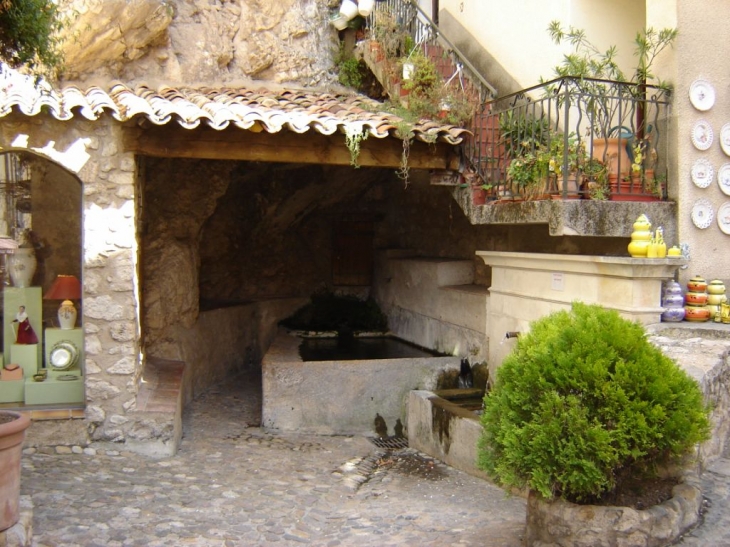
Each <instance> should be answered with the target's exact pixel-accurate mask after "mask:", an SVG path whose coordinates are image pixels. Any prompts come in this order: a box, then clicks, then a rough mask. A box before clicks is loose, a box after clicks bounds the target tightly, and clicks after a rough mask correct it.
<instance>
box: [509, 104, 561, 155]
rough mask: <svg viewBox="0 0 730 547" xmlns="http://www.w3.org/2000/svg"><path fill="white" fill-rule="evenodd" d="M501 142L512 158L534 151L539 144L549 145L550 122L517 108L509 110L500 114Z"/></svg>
mask: <svg viewBox="0 0 730 547" xmlns="http://www.w3.org/2000/svg"><path fill="white" fill-rule="evenodd" d="M499 136H500V143H501V144H503V145H504V147H505V152H506V153H507V156H508V157H510V158H515V157H517V156H521V155H522V154H524V153H525V152H528V151H534V149H535V148H536V147H537V146H538V145H541V144H542V145H547V144H548V141H549V137H550V124H549V123H548V120H547V119H545V118H535V117H533V116H531V115H529V114H525V113H524V112H520V111H517V110H507V111H506V112H502V113H501V114H500V115H499Z"/></svg>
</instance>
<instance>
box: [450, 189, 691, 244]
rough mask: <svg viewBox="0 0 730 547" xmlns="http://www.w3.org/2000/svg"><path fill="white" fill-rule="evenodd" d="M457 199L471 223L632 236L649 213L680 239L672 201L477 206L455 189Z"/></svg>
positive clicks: (561, 233)
mask: <svg viewBox="0 0 730 547" xmlns="http://www.w3.org/2000/svg"><path fill="white" fill-rule="evenodd" d="M452 192H453V196H454V199H456V201H457V202H458V203H459V206H460V207H461V209H462V210H463V211H464V214H465V215H466V216H467V218H469V221H470V222H471V223H472V224H547V225H548V226H549V228H550V235H552V236H567V235H571V236H601V237H631V232H632V229H633V228H632V227H633V223H634V222H635V221H636V219H637V217H638V216H639V215H641V214H646V215H647V216H648V217H649V218H650V219H651V221H652V224H653V225H654V226H661V227H662V228H664V236H665V239H666V240H667V241H677V239H678V237H677V235H678V234H677V220H676V219H677V204H676V203H674V202H672V201H649V202H639V201H596V200H591V199H567V200H541V201H521V202H510V201H506V202H492V203H490V204H487V205H474V204H473V202H472V199H471V190H470V189H469V188H454V189H453V190H452Z"/></svg>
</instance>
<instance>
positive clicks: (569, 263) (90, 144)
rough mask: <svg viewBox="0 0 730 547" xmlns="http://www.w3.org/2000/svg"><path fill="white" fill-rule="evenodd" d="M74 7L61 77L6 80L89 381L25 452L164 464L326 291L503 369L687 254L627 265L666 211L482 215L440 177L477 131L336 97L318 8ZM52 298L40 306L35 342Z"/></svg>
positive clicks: (44, 236)
mask: <svg viewBox="0 0 730 547" xmlns="http://www.w3.org/2000/svg"><path fill="white" fill-rule="evenodd" d="M68 4H69V5H76V4H78V5H81V6H85V7H84V8H83V9H79V10H78V14H79V15H78V19H77V20H75V21H74V23H73V26H72V28H71V31H73V32H74V33H75V34H74V35H75V37H76V39H75V40H73V41H71V42H69V43H68V44H67V48H68V52H67V57H66V61H67V65H68V68H67V74H66V83H64V84H59V85H56V86H54V87H44V86H35V85H33V84H32V82H30V81H29V80H27V79H25V78H23V77H20V76H17V75H15V74H14V73H11V72H6V73H4V74H3V79H2V85H0V152H2V154H3V158H5V160H6V161H5V165H6V170H5V174H6V177H7V174H8V172H9V170H11V169H14V168H16V167H17V168H18V172H19V173H21V175H22V176H21V179H22V180H20V179H18V180H17V181H16V182H18V188H20V189H22V190H23V191H27V192H30V194H31V195H32V207H31V208H30V209H29V211H30V214H31V216H32V224H31V226H32V232H33V241H32V244H33V246H34V247H35V251H36V257H37V259H38V269H37V271H36V274H35V277H34V279H33V282H32V285H33V287H34V288H36V289H39V290H37V291H35V292H37V293H38V294H40V295H43V294H46V293H47V291H48V290H49V288H50V286H51V285H52V284H53V281H54V280H55V279H56V277H57V276H58V275H64V274H73V275H75V276H76V277H78V278H79V279H80V280H82V285H83V289H82V294H81V298H79V299H78V300H76V302H75V304H76V306H77V307H78V309H79V317H78V320H77V322H76V327H77V331H76V334H75V336H79V339H78V340H77V341H76V345H77V346H78V347H79V349H80V352H81V354H82V355H81V358H80V360H79V365H78V366H77V368H76V371H75V373H76V374H78V375H80V376H81V378H82V380H81V385H82V387H83V390H82V392H80V394H79V393H73V394H72V396H71V402H69V398H68V396H67V395H63V397H61V398H60V399H59V398H56V399H55V400H54V397H55V396H56V395H54V394H53V388H50V391H51V392H52V393H51V395H49V399H45V400H43V399H40V400H37V401H38V403H37V404H35V403H34V404H26V403H27V401H26V402H25V403H23V404H26V406H25V408H26V409H27V410H28V411H29V412H30V413H31V415H32V417H33V419H34V424H33V427H32V428H31V430H30V432H29V437H28V439H27V444H28V445H31V446H33V445H56V446H81V447H85V446H89V445H94V446H100V447H103V446H111V447H113V448H117V447H120V446H123V447H124V448H125V449H128V450H134V451H138V452H141V453H145V454H150V455H157V456H161V455H169V454H173V453H174V452H175V451H176V449H177V446H178V443H179V441H180V437H181V420H182V416H183V412H184V408H185V405H186V404H187V403H188V402H190V401H191V400H192V398H193V397H195V396H196V395H198V394H200V393H201V392H203V391H204V390H206V389H207V388H209V387H210V386H212V385H213V384H215V383H217V382H219V381H221V380H223V379H224V378H226V377H227V376H228V375H230V374H231V373H233V372H236V371H239V370H242V369H245V368H249V367H260V366H262V365H261V364H262V360H263V359H264V356H265V354H266V353H267V351H268V350H269V348H270V346H271V344H272V342H273V341H274V340H275V338H276V336H277V331H278V323H279V321H280V320H281V319H283V318H285V317H287V316H289V315H290V314H291V313H292V312H293V311H295V310H296V309H298V308H300V307H301V306H302V305H304V304H305V303H306V302H307V301H308V300H309V299H310V296H311V295H312V294H313V293H314V292H315V291H317V290H319V289H321V288H322V287H328V288H332V289H335V290H342V291H345V292H348V293H353V294H356V295H359V296H372V297H374V298H375V299H376V301H377V302H378V303H379V305H380V306H381V308H382V309H383V311H384V312H385V313H386V315H387V316H388V320H389V325H390V328H391V331H392V332H393V333H394V334H395V335H397V336H399V337H400V338H403V339H405V340H407V341H410V342H412V343H415V344H417V345H420V346H423V347H427V348H431V349H434V350H437V351H440V352H442V353H444V354H447V355H452V356H457V357H468V358H469V359H470V360H471V361H472V362H482V363H488V365H489V369H490V372H491V373H493V372H494V369H495V368H496V367H497V366H498V364H499V363H500V362H501V359H502V358H503V357H504V354H505V353H506V352H507V351H509V349H510V347H511V346H510V344H512V343H514V340H512V341H510V340H506V341H505V334H506V333H507V332H519V331H522V330H524V329H525V328H527V325H528V324H529V321H530V320H532V319H534V318H536V317H538V316H540V315H542V314H543V313H547V312H549V311H550V310H552V309H556V308H560V307H565V306H568V305H569V303H570V301H571V299H572V298H573V295H580V296H581V297H582V298H583V299H584V300H586V301H589V302H599V303H604V304H606V305H609V306H611V307H613V308H615V309H619V310H620V311H621V312H622V313H624V314H625V315H627V316H629V317H632V318H636V319H639V320H641V321H643V322H645V323H652V322H656V321H658V317H659V313H660V308H659V305H658V304H659V303H658V296H659V287H660V285H661V281H662V280H663V279H665V278H667V277H670V276H671V275H673V272H674V271H675V270H676V268H677V267H679V266H680V265H684V264H685V263H686V262H683V261H682V260H679V261H677V260H675V261H672V260H666V261H664V262H662V263H661V264H658V263H653V264H651V263H642V262H641V261H636V260H632V259H629V258H628V257H626V245H627V243H628V238H629V236H630V233H631V223H632V222H633V220H634V219H635V218H636V217H637V216H638V215H639V214H641V213H643V212H648V213H649V214H650V216H651V217H652V219H653V220H655V222H656V223H657V224H661V225H663V226H664V227H665V230H666V232H665V233H666V234H667V236H668V237H676V235H677V223H676V216H677V209H676V205H675V204H674V203H672V202H662V203H659V202H657V203H652V204H641V203H628V202H627V203H624V204H622V205H621V206H620V207H612V205H613V204H607V203H591V204H585V203H567V202H566V203H560V202H545V203H537V202H535V203H532V204H524V205H523V206H522V207H520V206H517V205H515V206H513V205H506V206H505V207H504V208H503V209H502V211H501V212H500V214H499V215H498V217H495V216H494V211H493V209H490V208H485V207H475V206H474V205H473V204H472V202H471V200H470V196H469V192H468V191H467V190H465V189H461V188H454V187H450V186H441V185H438V184H433V183H434V182H438V180H439V176H438V173H440V172H443V170H452V171H456V170H459V169H462V168H463V164H462V158H461V148H460V144H461V143H462V142H463V141H464V139H465V138H467V134H466V133H465V131H464V130H463V129H460V128H457V127H454V126H450V125H447V124H443V123H439V122H427V121H422V122H419V123H417V124H415V125H412V126H409V129H410V130H412V132H413V139H412V140H411V141H407V142H406V143H405V144H406V145H407V146H405V147H404V141H403V140H402V139H401V138H399V137H398V134H399V130H402V129H403V120H402V119H401V118H399V117H398V116H395V115H394V114H392V113H389V112H386V111H384V110H383V108H382V104H381V103H379V102H377V101H374V100H371V99H369V98H367V97H365V96H362V95H358V94H355V93H353V92H352V91H351V90H343V89H341V88H339V87H338V86H336V85H334V84H333V75H332V70H331V68H332V66H333V64H334V51H335V50H336V48H332V47H330V46H332V45H334V44H337V42H338V36H337V33H336V31H335V30H334V29H333V27H332V25H330V24H329V21H328V20H327V17H326V16H327V13H328V5H327V2H325V1H323V0H316V1H311V2H297V1H294V0H287V1H285V2H277V3H271V4H272V5H267V6H266V7H261V6H259V5H258V3H257V2H249V1H243V0H242V1H241V2H227V3H223V4H222V6H214V5H212V4H211V5H209V6H208V5H206V6H202V7H201V6H198V5H194V3H193V2H180V3H176V7H175V9H171V8H170V5H169V3H168V2H165V1H164V0H147V1H145V2H138V3H133V4H129V3H127V2H125V1H124V0H110V1H104V2H90V1H89V2H82V1H80V0H78V1H69V2H68ZM274 4H275V5H274ZM110 29H112V30H110ZM201 40H202V41H203V42H204V43H205V46H206V47H204V48H202V47H197V46H196V44H198V43H199V42H200V41H201ZM160 82H162V83H160ZM200 82H207V83H206V84H201V83H200ZM404 160H405V164H406V165H407V167H408V169H407V170H406V169H404ZM13 166H15V167H13ZM26 175H27V180H25V179H23V177H24V176H26ZM21 183H22V184H21ZM21 187H22V188H21ZM6 207H7V206H6ZM1 210H3V209H2V207H0V211H1ZM5 214H6V215H8V212H7V210H5ZM526 219H532V220H531V221H530V222H526ZM5 220H6V223H7V224H8V225H9V224H10V219H9V218H8V217H7V216H6V218H5ZM11 301H12V299H7V302H11ZM57 307H58V301H54V300H44V299H42V298H41V297H39V299H38V308H39V310H38V311H37V313H38V314H41V310H42V314H41V315H42V319H39V320H38V322H39V323H40V324H39V325H37V329H36V330H37V332H38V333H39V336H40V337H41V338H42V341H44V342H45V340H46V334H47V333H46V330H47V329H49V328H50V329H53V328H54V326H55V325H54V324H53V321H54V319H53V318H54V317H55V312H56V309H57ZM9 313H10V311H9V310H8V311H5V315H8V314H9ZM13 313H14V312H13ZM41 315H39V317H41ZM6 323H7V322H6ZM6 326H7V324H4V327H6ZM11 328H12V327H11ZM4 330H5V338H6V340H7V338H9V336H12V334H8V331H7V329H4ZM10 332H12V330H11V331H10ZM50 332H52V333H53V331H52V330H51V331H50ZM52 335H53V334H52ZM46 349H47V348H46ZM5 358H6V359H12V356H11V355H7V356H5ZM45 361H47V355H45V353H43V350H41V353H39V355H38V357H37V362H45ZM29 372H30V371H29ZM27 376H28V375H26V380H27V379H28V378H27ZM360 380H362V379H360ZM368 380H370V381H372V382H375V383H377V382H379V381H380V382H384V385H385V384H387V380H383V379H382V378H372V379H368ZM43 385H53V384H52V383H48V384H45V383H44V384H43ZM414 387H417V388H418V389H421V390H423V389H427V386H425V385H419V386H414ZM34 389H36V390H38V389H49V388H47V387H45V388H40V387H37V386H35V387H34ZM63 389H66V388H63ZM64 393H65V392H64ZM1 397H2V393H0V398H1ZM43 397H45V395H43ZM17 403H18V401H17V398H16V399H15V401H7V402H5V401H3V402H0V405H2V406H13V405H17ZM305 404H316V401H309V402H306V403H305ZM403 405H405V400H404V402H403ZM413 406H414V407H415V406H416V405H415V404H414V405H413ZM402 416H403V418H404V421H405V410H403V414H402ZM406 425H407V424H406Z"/></svg>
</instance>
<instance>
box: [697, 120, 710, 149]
mask: <svg viewBox="0 0 730 547" xmlns="http://www.w3.org/2000/svg"><path fill="white" fill-rule="evenodd" d="M712 139H713V134H712V126H711V125H710V124H709V122H707V121H705V120H698V121H697V122H696V123H695V125H694V127H693V128H692V144H694V146H695V148H696V149H697V150H707V149H708V148H709V147H710V146H712Z"/></svg>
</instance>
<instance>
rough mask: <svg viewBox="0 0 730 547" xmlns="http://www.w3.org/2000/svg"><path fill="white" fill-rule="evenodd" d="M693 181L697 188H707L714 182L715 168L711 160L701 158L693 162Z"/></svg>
mask: <svg viewBox="0 0 730 547" xmlns="http://www.w3.org/2000/svg"><path fill="white" fill-rule="evenodd" d="M691 176H692V182H694V183H695V186H697V188H707V187H708V186H709V185H710V184H712V179H713V177H714V176H715V170H714V169H713V167H712V164H711V163H710V160H708V159H705V158H700V159H698V160H696V161H695V162H694V163H693V164H692V172H691Z"/></svg>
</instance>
